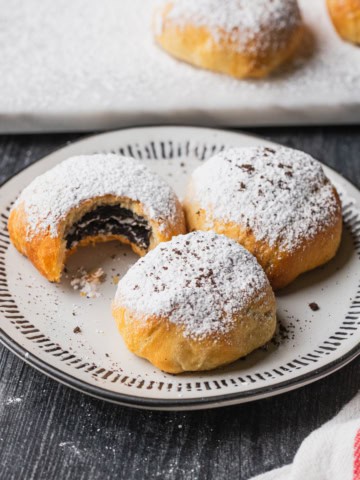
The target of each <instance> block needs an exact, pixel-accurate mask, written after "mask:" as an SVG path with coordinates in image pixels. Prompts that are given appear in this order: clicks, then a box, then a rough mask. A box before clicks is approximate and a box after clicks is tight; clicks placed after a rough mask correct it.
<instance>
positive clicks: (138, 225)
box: [66, 205, 151, 249]
mask: <svg viewBox="0 0 360 480" xmlns="http://www.w3.org/2000/svg"><path fill="white" fill-rule="evenodd" d="M150 234H151V227H150V225H149V223H148V222H147V220H145V219H144V218H143V217H139V216H138V215H136V214H135V213H134V212H132V211H131V210H128V209H127V208H122V207H120V205H100V206H99V207H96V208H95V209H94V210H92V211H91V212H88V213H86V214H85V215H84V216H83V217H82V218H81V219H80V220H79V221H78V222H76V223H74V225H73V226H72V227H71V228H70V230H69V232H68V234H67V236H66V248H68V249H71V248H73V247H74V246H75V245H76V244H77V243H78V242H79V241H80V240H82V239H83V238H85V237H89V236H96V235H123V236H124V237H126V238H128V239H129V240H130V242H132V243H135V244H136V245H137V246H139V247H140V248H145V249H146V248H148V247H149V245H150Z"/></svg>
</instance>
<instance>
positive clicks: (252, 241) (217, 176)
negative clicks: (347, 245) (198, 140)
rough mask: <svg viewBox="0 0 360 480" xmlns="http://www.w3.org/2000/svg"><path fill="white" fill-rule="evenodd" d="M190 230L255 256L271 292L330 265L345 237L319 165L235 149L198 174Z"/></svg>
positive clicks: (188, 205) (190, 201)
mask: <svg viewBox="0 0 360 480" xmlns="http://www.w3.org/2000/svg"><path fill="white" fill-rule="evenodd" d="M184 207H185V213H186V216H187V222H188V227H189V229H191V230H192V229H195V230H214V231H216V232H218V233H223V234H225V235H227V236H228V237H230V238H233V239H234V240H236V241H238V242H239V243H240V244H241V245H243V246H244V247H245V248H246V249H247V250H249V251H250V252H251V253H253V254H254V255H255V256H256V258H257V259H258V261H259V263H260V265H262V267H263V268H264V270H265V272H266V273H267V275H268V277H269V280H270V283H271V285H272V286H273V288H281V287H284V286H285V285H287V284H288V283H290V282H291V281H292V280H294V279H295V278H296V277H297V276H298V275H300V274H301V273H303V272H306V271H307V270H310V269H313V268H315V267H317V266H319V265H322V264H323V263H325V262H327V261H328V260H330V259H331V258H332V257H333V256H334V255H335V253H336V251H337V248H338V246H339V243H340V238H341V231H342V215H341V205H340V200H339V197H338V194H337V192H336V190H335V188H334V187H333V185H332V184H331V183H330V181H329V180H328V178H327V177H326V176H325V174H324V172H323V169H322V167H321V165H320V164H319V162H317V161H316V160H314V159H313V158H312V157H310V156H309V155H307V154H305V153H303V152H300V151H297V150H292V149H290V148H284V147H271V148H266V147H252V148H235V149H232V150H228V151H225V152H222V153H220V154H218V155H216V156H214V157H212V158H211V159H210V160H208V161H207V162H206V163H205V164H204V165H202V166H200V167H199V168H197V169H196V170H195V171H194V172H193V174H192V177H191V181H190V184H189V187H188V193H187V197H186V201H185V204H184Z"/></svg>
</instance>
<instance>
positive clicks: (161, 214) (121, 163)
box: [14, 154, 176, 238]
mask: <svg viewBox="0 0 360 480" xmlns="http://www.w3.org/2000/svg"><path fill="white" fill-rule="evenodd" d="M104 195H116V196H123V197H127V198H130V199H132V200H134V201H139V202H141V203H142V204H143V207H144V210H145V212H146V213H147V215H148V216H149V218H151V219H156V220H158V221H159V222H161V220H162V219H165V218H166V219H170V220H171V219H173V220H174V219H175V218H176V196H175V193H174V192H173V191H172V189H171V188H170V186H169V185H167V183H165V182H164V181H163V180H162V179H161V178H160V177H159V176H158V175H157V174H155V173H153V172H152V171H150V170H149V169H148V168H147V167H146V166H145V165H144V164H143V163H142V162H140V161H139V160H136V159H133V158H130V157H124V156H120V155H113V154H107V155H82V156H78V157H71V158H69V159H68V160H65V161H64V162H62V163H60V164H59V165H57V166H56V167H54V168H53V169H51V170H49V171H48V172H46V173H44V174H43V175H40V176H39V177H37V178H35V180H33V182H31V184H30V185H29V186H28V187H27V188H25V189H24V190H23V192H22V193H21V195H20V197H19V198H18V200H17V201H16V203H15V205H14V207H17V206H18V205H19V204H21V203H23V204H24V207H25V211H26V214H27V220H28V225H29V227H28V232H27V234H28V237H29V238H31V237H32V236H33V235H34V234H35V233H36V232H38V231H44V230H48V231H49V233H50V235H51V236H53V237H56V236H57V235H58V230H57V229H58V222H59V220H60V219H62V218H64V217H65V216H66V215H67V213H68V212H69V211H70V210H71V209H72V208H74V207H77V206H78V205H80V204H81V202H83V201H85V200H87V199H91V198H94V197H101V196H104ZM161 225H162V223H160V226H161Z"/></svg>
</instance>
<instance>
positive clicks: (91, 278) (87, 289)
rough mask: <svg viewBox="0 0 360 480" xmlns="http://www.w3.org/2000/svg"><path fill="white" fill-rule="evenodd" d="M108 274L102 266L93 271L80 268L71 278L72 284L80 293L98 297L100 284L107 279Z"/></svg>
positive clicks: (88, 296)
mask: <svg viewBox="0 0 360 480" xmlns="http://www.w3.org/2000/svg"><path fill="white" fill-rule="evenodd" d="M105 278H106V274H105V272H104V270H103V269H102V268H101V267H100V268H98V269H96V270H94V271H93V272H87V271H86V270H85V269H84V268H79V270H78V271H77V272H76V275H75V276H74V277H73V278H72V279H71V281H70V285H71V286H72V288H73V289H74V290H79V291H80V294H81V295H82V296H84V297H87V298H97V297H99V296H100V293H99V290H98V289H99V285H100V284H101V283H103V282H104V281H105Z"/></svg>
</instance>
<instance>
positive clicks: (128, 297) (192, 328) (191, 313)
mask: <svg viewBox="0 0 360 480" xmlns="http://www.w3.org/2000/svg"><path fill="white" fill-rule="evenodd" d="M113 315H114V318H115V320H116V323H117V326H118V328H119V331H120V333H121V335H122V337H123V339H124V341H125V343H126V345H127V347H128V348H129V350H131V351H132V352H133V353H135V354H136V355H138V356H140V357H143V358H146V359H148V360H149V361H150V362H151V363H152V364H153V365H155V366H156V367H158V368H160V369H161V370H164V371H165V372H169V373H181V372H184V371H199V370H210V369H212V368H216V367H219V366H220V365H225V364H227V363H230V362H233V361H234V360H236V359H238V358H240V357H242V356H244V355H247V354H248V353H250V352H251V351H252V350H254V349H256V348H258V347H260V346H261V345H263V344H264V343H266V342H268V341H269V340H270V339H271V337H272V336H273V334H274V331H275V328H276V305H275V297H274V293H273V291H272V289H271V287H270V284H269V281H268V279H267V278H266V275H265V273H264V271H263V269H262V268H261V267H260V265H259V264H258V262H257V261H256V259H255V258H254V257H253V256H252V255H251V254H250V253H249V252H247V251H246V250H245V249H244V248H243V247H241V246H240V245H239V244H237V243H236V242H234V241H233V240H230V239H228V238H226V237H225V236H223V235H217V234H216V233H213V232H194V233H190V234H188V235H179V236H178V237H175V238H173V239H172V240H171V241H170V242H166V243H162V244H161V245H158V246H157V247H156V248H155V249H154V250H153V251H151V252H150V253H148V254H147V255H146V256H145V257H144V258H142V259H140V260H139V261H138V262H137V263H136V264H135V265H134V266H133V267H131V268H130V270H129V271H128V272H127V273H126V275H125V276H124V277H123V278H122V279H121V280H120V282H119V284H118V289H117V292H116V297H115V300H114V303H113Z"/></svg>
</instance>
